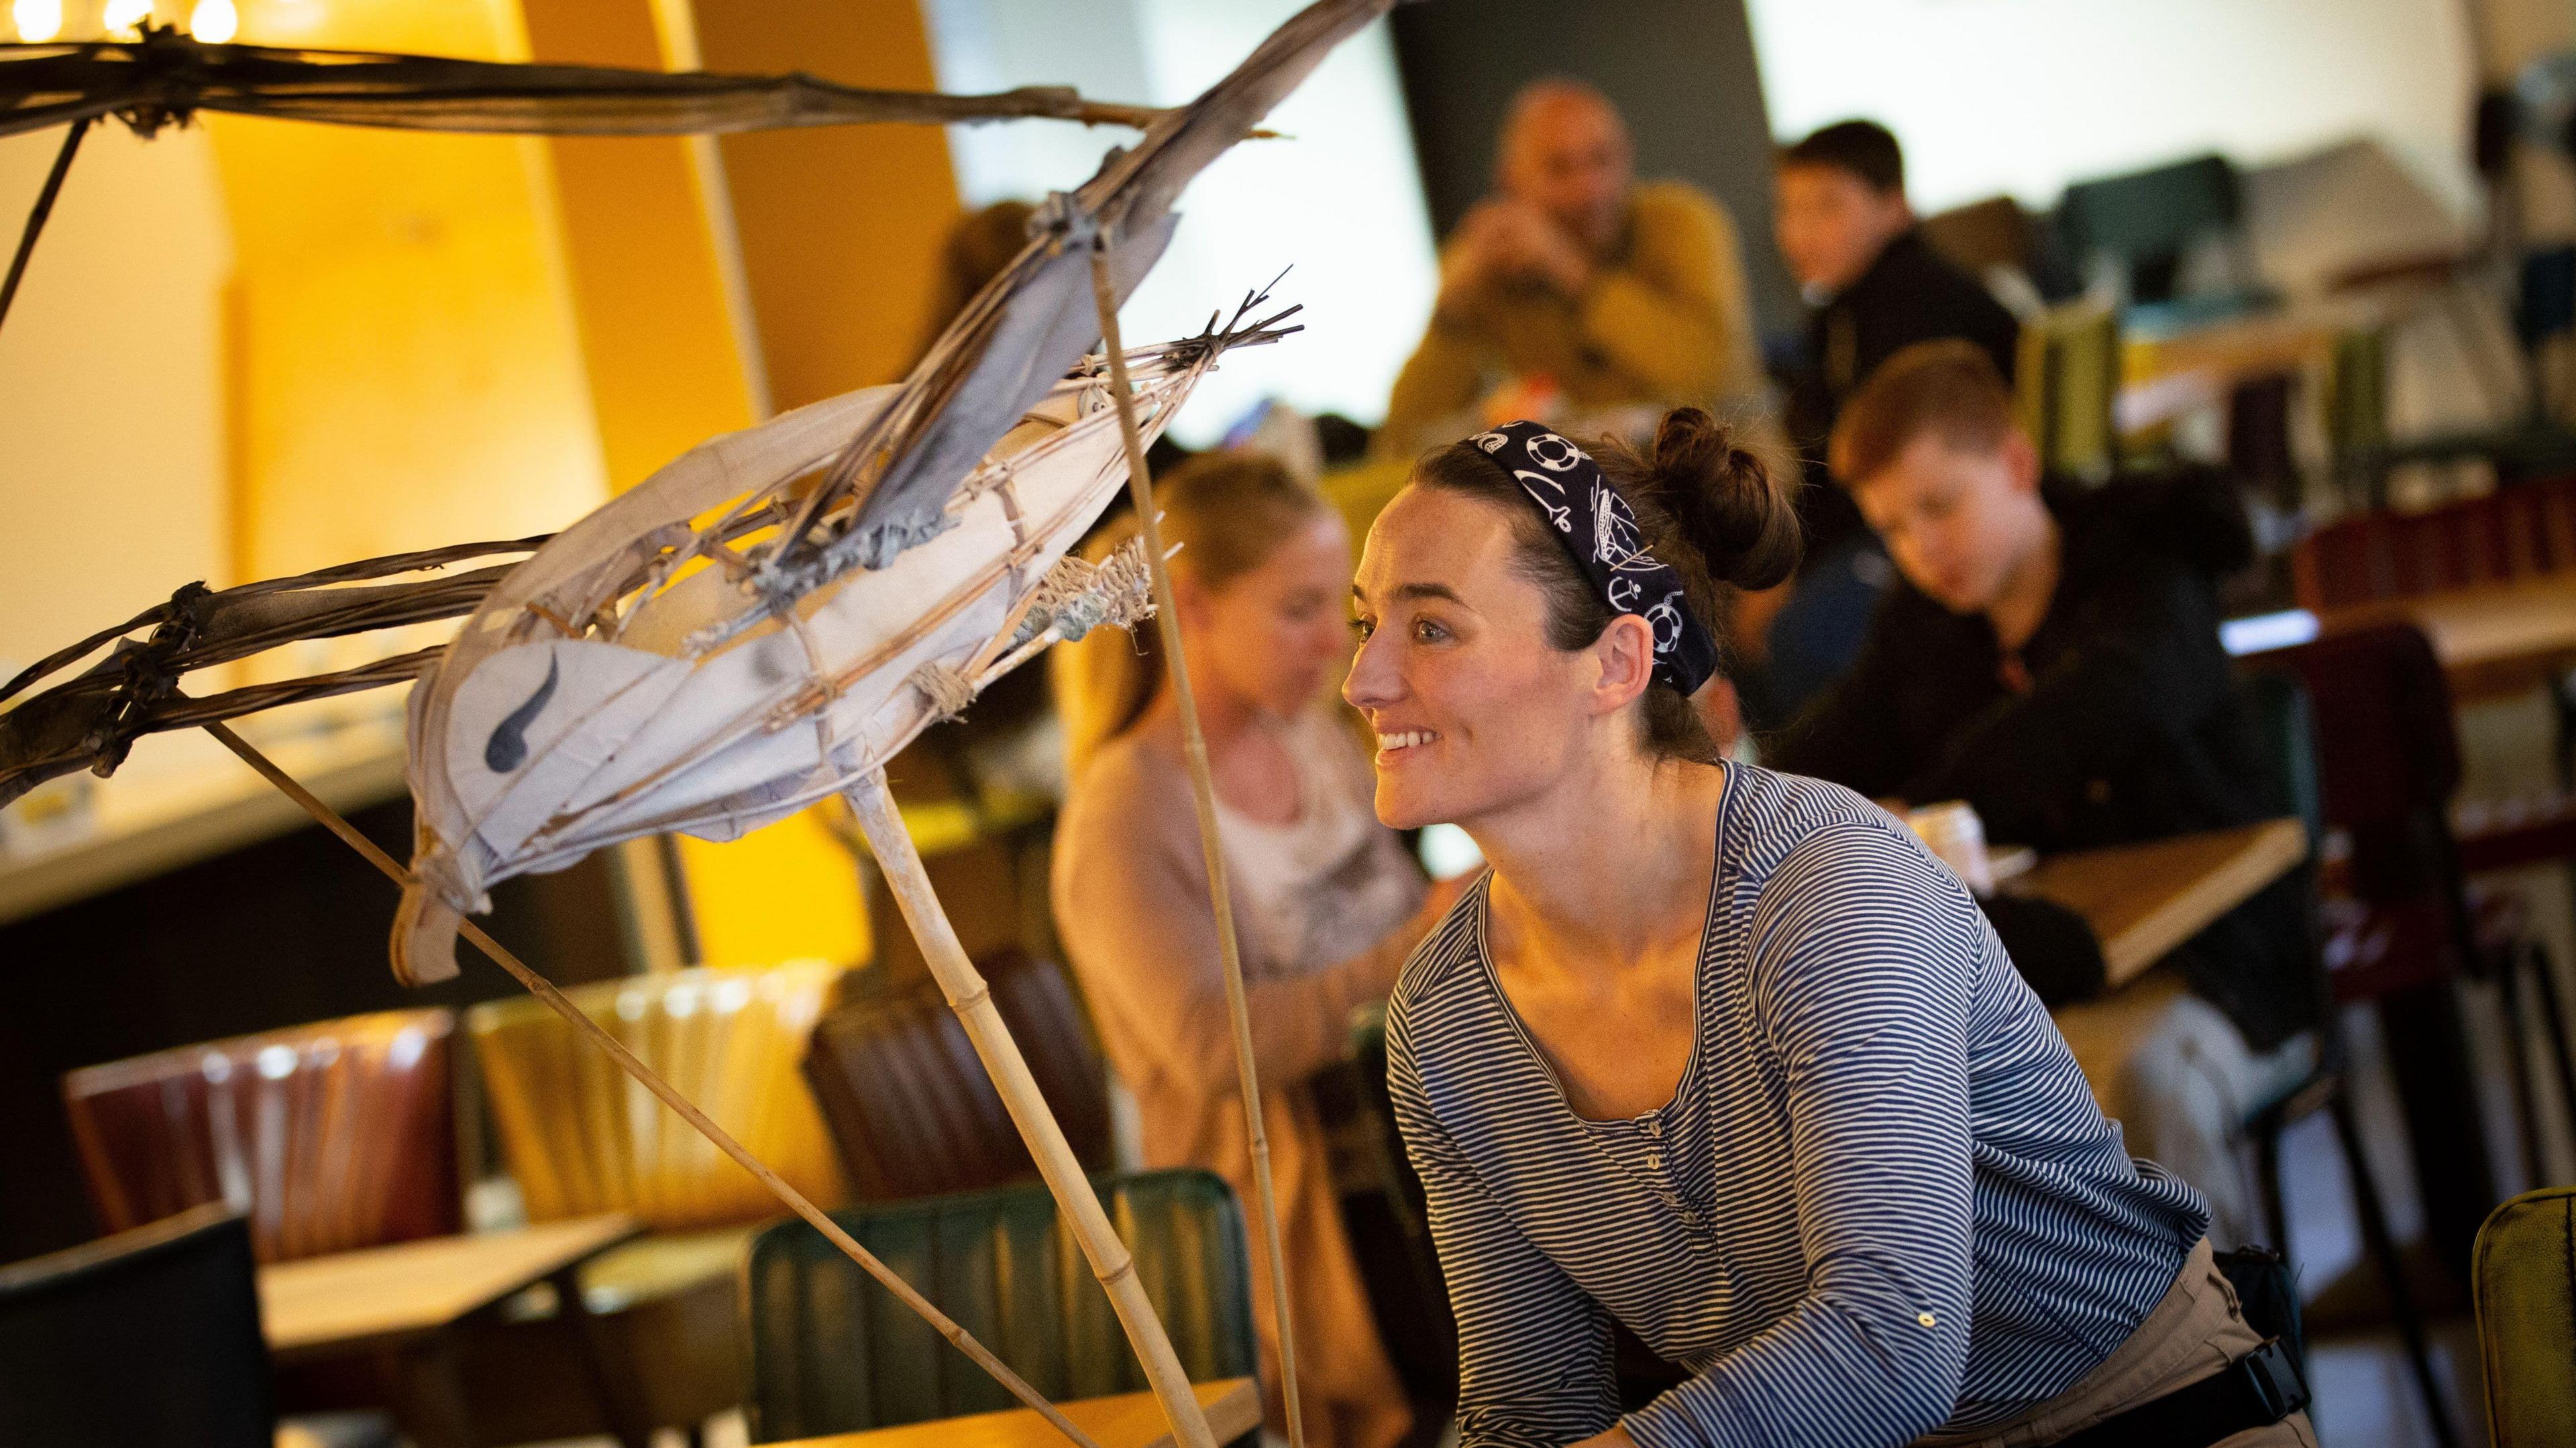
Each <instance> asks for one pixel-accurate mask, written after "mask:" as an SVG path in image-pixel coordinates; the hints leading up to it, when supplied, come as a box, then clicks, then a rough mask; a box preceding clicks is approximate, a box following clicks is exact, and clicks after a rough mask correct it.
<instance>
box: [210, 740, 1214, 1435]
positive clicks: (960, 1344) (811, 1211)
mask: <svg viewBox="0 0 2576 1448" xmlns="http://www.w3.org/2000/svg"><path fill="white" fill-rule="evenodd" d="M205 728H206V732H207V733H209V734H212V735H213V736H215V738H216V739H218V740H220V741H222V743H223V746H224V747H225V748H226V749H229V750H231V751H232V752H233V753H235V754H237V755H240V756H241V759H242V762H243V763H245V764H247V765H249V766H250V767H251V768H252V769H255V770H257V771H259V775H260V777H261V778H263V779H265V780H267V781H268V782H269V783H270V784H273V785H275V786H277V788H278V790H279V791H280V792H282V793H283V794H285V796H286V797H287V798H289V799H291V800H293V801H295V802H296V803H297V804H299V805H301V806H303V807H304V812H305V813H306V814H309V815H311V816H313V818H314V820H315V821H316V822H317V823H319V824H320V825H321V826H322V827H323V828H324V829H327V830H329V831H330V832H331V833H333V834H335V835H338V836H339V837H340V839H341V842H342V843H344V844H346V845H348V846H349V848H351V849H353V850H356V851H357V852H358V853H359V854H360V855H362V856H364V857H365V858H366V860H367V862H368V863H369V864H372V865H374V866H375V867H376V868H377V869H379V870H382V871H384V872H385V875H386V877H387V878H388V879H390V880H392V881H393V882H394V883H395V884H396V885H400V886H402V887H404V888H406V889H408V888H410V886H411V885H412V883H413V881H412V873H411V871H409V870H406V869H404V868H403V867H402V865H401V864H400V863H399V862H398V861H396V860H395V859H394V858H393V856H391V855H388V854H386V853H385V852H384V851H383V850H380V849H378V848H377V847H376V842H375V841H373V840H371V839H368V838H367V837H366V836H365V835H362V834H360V833H358V830H357V827H356V826H355V825H352V824H350V823H349V822H348V821H347V820H346V819H343V818H342V817H341V815H340V812H339V811H338V810H335V809H333V808H331V806H329V805H327V804H324V803H323V802H322V800H321V799H320V797H318V796H316V795H315V794H314V793H313V792H312V791H311V790H308V789H306V788H305V787H304V786H303V785H302V784H301V783H299V782H297V781H296V779H295V778H294V776H292V775H290V774H288V773H287V772H286V771H285V770H283V769H280V768H278V767H277V765H276V764H275V763H274V762H273V761H271V760H270V759H269V757H268V756H267V755H265V754H262V753H260V752H259V750H257V749H256V748H253V747H252V745H251V744H250V741H248V740H246V739H244V738H242V737H241V736H240V735H238V734H236V733H234V732H233V731H232V730H231V729H230V728H229V727H227V726H226V725H224V724H221V723H209V724H207V725H206V726H205ZM458 930H459V932H460V933H461V934H463V935H464V936H465V938H466V939H468V940H470V941H473V942H474V944H475V945H476V946H478V947H479V948H481V950H482V952H483V953H484V954H485V955H488V956H490V957H491V958H492V963H493V964H495V965H498V966H499V967H501V968H502V969H503V970H506V971H508V972H509V973H510V974H511V975H512V976H513V977H515V978H516V979H517V980H518V982H519V984H521V985H523V986H526V987H527V988H528V991H529V993H530V994H532V995H534V996H535V997H536V998H537V999H538V1000H541V1001H543V1002H545V1004H546V1006H547V1008H548V1009H550V1010H552V1011H553V1012H554V1013H555V1014H556V1015H558V1016H561V1017H563V1019H564V1021H565V1023H566V1024H568V1025H570V1026H571V1027H572V1028H573V1030H574V1031H575V1032H576V1033H577V1034H580V1035H582V1036H586V1037H588V1038H589V1039H590V1042H591V1043H592V1044H593V1045H595V1046H597V1047H599V1048H600V1049H601V1050H603V1051H606V1052H607V1053H608V1056H609V1059H610V1060H613V1061H615V1062H616V1063H617V1064H618V1066H619V1067H620V1068H621V1069H623V1070H624V1071H625V1072H626V1074H627V1075H629V1076H632V1077H634V1078H635V1080H636V1082H637V1083H638V1084H640V1085H641V1086H643V1088H644V1089H645V1090H647V1091H650V1092H652V1093H653V1094H654V1095H655V1096H657V1097H659V1098H661V1101H662V1104H663V1105H665V1106H668V1107H670V1108H671V1109H672V1110H673V1111H676V1112H678V1113H679V1114H680V1119H681V1120H683V1121H686V1122H688V1123H689V1125H691V1126H693V1127H695V1128H697V1130H698V1133H699V1134H700V1135H702V1136H704V1137H705V1138H706V1139H707V1140H708V1141H710V1142H713V1143H714V1144H715V1146H716V1149H717V1150H719V1151H721V1152H723V1153H724V1154H725V1155H727V1156H729V1157H732V1158H733V1160H734V1162H735V1164H736V1165H738V1166H740V1167H741V1168H742V1169H743V1170H745V1171H747V1172H750V1173H751V1174H752V1175H753V1176H754V1177H757V1178H758V1179H759V1180H760V1183H761V1185H763V1186H765V1187H767V1188H769V1190H770V1191H771V1192H772V1193H773V1194H774V1195H776V1196H777V1198H778V1199H779V1200H780V1201H781V1202H784V1203H786V1204H787V1207H788V1209H789V1210H790V1211H793V1212H794V1213H795V1214H796V1215H798V1216H800V1217H803V1218H804V1219H805V1220H806V1222H807V1223H808V1224H809V1225H811V1226H812V1227H813V1228H814V1230H816V1231H818V1232H820V1233H822V1234H823V1236H824V1238H825V1239H826V1240H828V1241H830V1242H831V1244H832V1245H833V1246H835V1247H838V1248H840V1249H841V1251H842V1253H843V1254H845V1255H846V1256H848V1257H849V1259H850V1260H851V1261H853V1262H856V1263H858V1264H859V1266H860V1267H861V1268H862V1269H863V1270H865V1271H866V1272H867V1274H868V1275H869V1276H871V1277H873V1278H875V1279H876V1280H877V1281H878V1282H879V1283H881V1284H883V1285H884V1287H885V1289H886V1290H887V1291H888V1292H891V1293H893V1294H894V1295H895V1297H896V1298H897V1299H898V1300H900V1301H901V1302H902V1303H903V1305H904V1306H906V1307H909V1308H911V1309H912V1310H913V1311H914V1312H916V1313H918V1314H920V1316H921V1318H922V1320H923V1321H925V1322H928V1323H929V1324H930V1325H931V1326H932V1327H933V1328H935V1329H937V1331H938V1333H939V1335H940V1336H941V1337H944V1338H946V1339H948V1341H949V1343H950V1344H951V1345H952V1346H954V1347H955V1348H956V1349H957V1350H958V1351H959V1352H962V1353H964V1354H966V1356H968V1357H969V1358H972V1359H974V1361H975V1365H976V1366H977V1367H980V1368H982V1369H983V1370H984V1371H986V1372H988V1373H991V1374H992V1375H993V1378H994V1380H995V1381H997V1382H999V1383H1000V1384H1001V1385H1002V1386H1003V1387H1005V1388H1007V1389H1009V1390H1010V1393H1011V1396H1012V1397H1015V1398H1017V1399H1019V1400H1020V1401H1021V1402H1023V1403H1025V1404H1027V1405H1028V1406H1029V1408H1030V1409H1031V1410H1032V1411H1034V1412H1036V1413H1037V1415H1038V1416H1039V1417H1042V1418H1044V1419H1046V1420H1047V1422H1049V1423H1051V1424H1053V1425H1054V1426H1055V1428H1056V1430H1057V1431H1058V1432H1061V1433H1062V1434H1064V1436H1065V1437H1067V1438H1070V1439H1072V1440H1073V1441H1074V1442H1075V1443H1078V1444H1080V1445H1081V1448H1100V1445H1099V1444H1098V1443H1096V1442H1094V1441H1092V1438H1091V1435H1089V1434H1087V1433H1085V1432H1083V1431H1082V1429H1080V1428H1078V1427H1076V1426H1075V1425H1074V1422H1073V1420H1072V1419H1070V1418H1068V1417H1066V1416H1065V1415H1064V1413H1063V1412H1062V1411H1061V1410H1060V1409H1058V1408H1057V1407H1056V1406H1055V1405H1054V1404H1053V1403H1050V1402H1048V1401H1047V1400H1046V1397H1045V1395H1044V1394H1042V1393H1040V1392H1039V1391H1038V1390H1037V1389H1035V1388H1033V1387H1030V1386H1029V1385H1028V1383H1027V1382H1026V1381H1024V1380H1023V1379H1022V1378H1021V1377H1020V1375H1019V1374H1017V1373H1015V1372H1013V1371H1011V1369H1010V1365H1009V1364H1007V1363H1005V1362H1003V1361H1002V1360H1001V1359H1000V1358H998V1357H995V1356H994V1355H993V1352H992V1350H991V1349H990V1348H987V1347H985V1346H984V1345H983V1344H982V1343H980V1342H977V1341H976V1340H975V1337H974V1335H973V1334H972V1333H969V1332H968V1331H967V1330H966V1329H964V1328H962V1327H960V1326H958V1325H957V1324H956V1322H955V1321H953V1320H952V1319H950V1317H949V1316H948V1314H946V1313H944V1312H941V1311H940V1310H939V1308H938V1307H937V1306H936V1305H934V1304H933V1303H932V1302H931V1300H930V1299H929V1298H927V1297H924V1296H922V1295H921V1294H920V1293H919V1292H917V1291H915V1290H913V1286H912V1284H911V1283H909V1282H906V1281H904V1280H903V1278H902V1277H901V1276H899V1275H897V1274H896V1272H895V1270H894V1269H893V1268H891V1267H888V1266H887V1265H886V1264H885V1263H883V1262H881V1261H879V1260H877V1256H876V1254H875V1253H873V1252H870V1251H869V1250H868V1249H867V1248H865V1247H863V1246H861V1245H859V1241H858V1239H857V1238H855V1237H853V1236H851V1235H850V1234H849V1233H848V1232H846V1231H843V1230H842V1229H841V1224H840V1223H838V1222H835V1221H833V1220H832V1219H831V1217H829V1216H828V1215H826V1214H825V1213H824V1211H823V1209H822V1208H820V1207H818V1206H816V1205H814V1203H813V1200H812V1199H811V1198H809V1197H807V1196H806V1195H805V1194H804V1193H803V1192H800V1191H798V1190H797V1189H796V1188H795V1187H793V1186H791V1185H789V1184H788V1182H787V1179H786V1178H784V1177H782V1176H780V1175H779V1174H778V1173H777V1172H775V1171H772V1170H770V1168H769V1166H768V1164H767V1163H765V1162H763V1161H762V1160H761V1159H760V1158H758V1157H756V1156H753V1155H752V1154H751V1151H750V1149H749V1148H747V1147H745V1146H744V1145H743V1144H742V1143H741V1142H739V1141H736V1140H734V1138H733V1134H732V1133H731V1132H729V1131H726V1130H725V1129H724V1128H723V1127H721V1126H718V1125H717V1124H716V1123H715V1120H714V1118H712V1117H710V1116H708V1115H707V1114H706V1113H705V1112H704V1111H701V1110H699V1109H698V1107H697V1104H696V1103H695V1102H692V1101H691V1100H689V1098H688V1097H686V1096H683V1095H681V1094H680V1091H679V1088H677V1087H675V1086H673V1085H672V1084H671V1083H670V1082H668V1081H665V1080H663V1079H662V1077H661V1074H660V1073H659V1072H657V1071H655V1070H654V1069H653V1068H652V1067H650V1066H647V1065H645V1064H644V1062H643V1061H642V1060H641V1059H639V1058H638V1057H637V1056H636V1054H635V1053H634V1052H633V1051H630V1050H628V1049H627V1048H626V1043H625V1042H623V1041H621V1040H619V1039H617V1037H615V1036H613V1035H611V1034H609V1032H608V1029H607V1028H606V1027H604V1026H602V1025H600V1024H599V1022H597V1021H594V1020H592V1019H591V1018H590V1013H589V1012H587V1011H584V1010H583V1009H582V1008H581V1007H580V1006H578V1005H575V1004H574V1003H573V1001H572V998H571V997H570V996H567V995H565V994H564V993H563V992H562V991H561V990H559V989H557V988H556V986H555V983H554V982H553V981H550V980H548V979H546V978H545V977H544V976H542V975H539V974H537V973H536V972H535V971H534V970H532V969H530V968H529V967H528V965H527V963H526V962H524V961H522V960H520V959H519V957H517V956H516V955H513V954H511V953H510V952H509V951H508V950H507V949H504V948H503V947H502V945H501V943H500V942H499V941H497V940H494V939H493V938H492V937H491V936H489V935H487V934H485V933H484V932H483V928H482V927H481V926H479V925H476V924H475V923H474V922H473V921H471V920H465V921H462V922H460V923H459V925H458ZM1057 1140H1058V1141H1061V1140H1063V1137H1062V1135H1061V1133H1059V1134H1058V1136H1057ZM1193 1402H1195V1399H1193Z"/></svg>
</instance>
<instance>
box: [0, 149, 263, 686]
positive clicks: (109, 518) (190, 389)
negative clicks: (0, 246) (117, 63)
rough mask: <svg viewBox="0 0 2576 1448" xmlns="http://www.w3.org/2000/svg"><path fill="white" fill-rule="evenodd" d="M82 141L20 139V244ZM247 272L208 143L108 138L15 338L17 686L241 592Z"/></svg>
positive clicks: (9, 213)
mask: <svg viewBox="0 0 2576 1448" xmlns="http://www.w3.org/2000/svg"><path fill="white" fill-rule="evenodd" d="M62 137H63V133H62V131H60V130H59V129H57V130H49V131H42V132H38V133H36V134H33V135H22V136H12V137H9V138H7V139H5V140H0V227H5V231H6V238H7V239H6V243H5V245H6V246H7V247H8V248H11V249H14V248H15V247H16V245H17V241H18V229H19V227H20V226H22V225H23V224H24V223H25V219H26V214H27V207H28V205H29V204H30V203H31V202H33V201H34V199H35V196H36V193H37V191H38V190H39V189H40V188H41V187H42V186H43V184H44V179H45V173H46V171H47V170H48V169H49V168H50V167H51V166H52V164H53V160H54V154H55V151H56V150H57V148H59V147H60V146H61V144H62ZM0 265H5V262H0ZM231 272H232V233H231V230H230V227H229V225H228V224H227V222H226V219H225V212H224V202H223V196H222V193H221V191H220V189H219V187H218V185H217V182H216V177H215V157H214V147H213V145H212V144H211V143H210V142H209V141H208V139H207V136H206V132H205V130H204V128H203V127H193V128H181V127H171V128H168V129H165V130H164V131H162V133H161V135H160V137H159V138H158V139H156V140H152V141H148V142H147V141H140V140H137V139H135V138H134V137H133V136H132V135H131V134H130V133H128V132H127V131H126V129H125V127H124V126H123V125H120V124H116V123H112V122H111V123H106V124H102V125H99V126H97V127H94V128H93V129H92V130H91V131H90V133H89V135H88V137H87V138H86V139H84V140H83V141H82V143H81V149H80V154H79V157H78V158H77V159H76V160H75V161H74V163H73V165H72V169H71V173H70V175H69V176H68V177H67V178H66V180H65V182H64V185H63V191H62V199H61V200H60V201H59V202H58V203H57V204H56V205H55V207H54V215H53V220H52V221H51V222H50V223H49V224H48V225H47V226H46V228H45V234H44V237H43V239H42V240H41V241H40V242H39V243H38V244H37V247H36V254H35V258H34V260H33V261H32V262H31V263H30V264H29V266H28V268H27V276H26V281H25V282H24V284H23V285H22V286H21V288H20V290H19V293H18V299H17V302H16V304H15V305H14V306H13V307H12V308H11V310H10V313H9V317H8V320H7V322H6V323H5V324H0V674H7V673H14V672H15V668H13V667H9V666H8V665H7V664H6V662H5V661H9V660H14V661H16V664H17V665H20V666H23V665H25V664H30V663H33V662H35V661H36V660H37V659H38V658H40V657H42V656H43V655H45V654H47V653H50V652H52V651H53V650H54V649H57V648H60V647H61V646H63V645H65V644H68V643H70V642H72V641H73V640H75V639H78V638H80V637H82V636H83V635H85V634H88V633H90V632H92V631H94V630H96V629H101V628H104V627H106V626H107V625H109V624H111V623H115V622H118V621H120V620H122V619H125V618H129V617H131V616H132V615H134V614H136V613H139V612H141V611H142V610H143V609H145V608H148V607H150V606H151V605H153V604H155V603H159V602H161V601H162V600H164V599H167V598H168V597H169V596H170V591H171V590H172V589H174V588H177V587H178V586H179V585H180V584H183V583H186V582H188V581H189V580H191V579H199V578H202V579H206V580H208V581H209V582H211V583H213V584H214V585H215V586H216V587H222V586H224V585H225V584H226V583H228V582H233V581H236V580H232V579H230V578H228V577H227V574H228V572H229V569H230V566H231V543H230V523H229V507H228V496H229V484H228V482H227V474H228V469H227V465H226V449H227V442H226V432H225V424H224V395H223V375H224V368H223V365H222V364H223V349H224V340H223V338H224V287H225V284H226V281H227V279H228V278H229V277H230V275H231Z"/></svg>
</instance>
